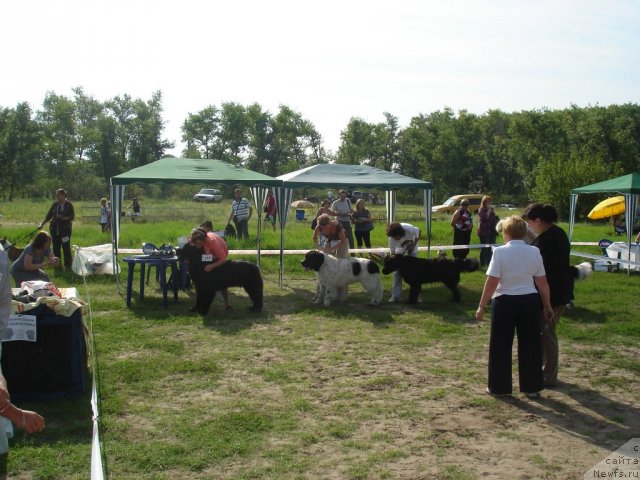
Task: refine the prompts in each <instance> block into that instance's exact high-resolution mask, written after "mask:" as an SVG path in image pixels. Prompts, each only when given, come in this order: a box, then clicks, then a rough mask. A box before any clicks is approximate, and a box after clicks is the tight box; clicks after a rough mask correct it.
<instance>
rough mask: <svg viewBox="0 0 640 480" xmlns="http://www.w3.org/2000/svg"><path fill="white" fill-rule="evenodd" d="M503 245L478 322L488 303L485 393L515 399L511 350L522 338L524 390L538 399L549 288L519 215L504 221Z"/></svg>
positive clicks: (492, 264)
mask: <svg viewBox="0 0 640 480" xmlns="http://www.w3.org/2000/svg"><path fill="white" fill-rule="evenodd" d="M501 226H502V235H503V237H504V241H505V245H503V246H501V247H498V248H496V249H495V250H494V251H493V256H492V258H491V262H490V263H489V268H488V270H487V279H486V281H485V284H484V290H483V292H482V298H481V299H480V304H479V306H478V310H477V311H476V320H478V321H482V318H483V315H484V311H485V307H486V306H487V304H488V302H489V299H491V298H492V299H493V301H492V308H491V338H490V341H489V386H488V388H487V393H489V394H492V395H511V391H512V387H511V349H512V345H513V335H514V333H515V332H517V334H518V373H519V380H520V391H521V392H522V393H524V394H525V395H526V396H527V397H529V398H538V397H539V396H540V393H539V392H540V390H542V388H543V380H542V345H541V341H540V313H541V312H540V310H541V308H543V309H544V315H545V317H547V318H549V317H551V316H553V308H552V307H551V302H550V297H549V284H548V283H547V277H546V276H545V271H544V265H543V263H542V257H541V256H540V251H539V250H538V249H537V248H535V247H532V246H529V245H527V244H526V243H525V242H524V240H523V239H524V237H525V236H526V234H527V223H526V222H525V221H524V220H523V219H522V218H521V217H517V216H513V217H509V218H507V219H505V220H503V221H502V225H501Z"/></svg>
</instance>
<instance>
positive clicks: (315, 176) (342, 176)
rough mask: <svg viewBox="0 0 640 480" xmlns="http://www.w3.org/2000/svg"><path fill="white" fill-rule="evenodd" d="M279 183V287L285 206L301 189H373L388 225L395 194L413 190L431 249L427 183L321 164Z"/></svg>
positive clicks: (375, 170) (374, 170) (286, 176)
mask: <svg viewBox="0 0 640 480" xmlns="http://www.w3.org/2000/svg"><path fill="white" fill-rule="evenodd" d="M276 178H277V179H278V180H281V181H282V187H280V188H277V189H276V192H277V193H276V202H277V205H278V214H279V216H280V218H279V221H280V279H279V281H280V284H282V271H283V251H284V234H283V231H284V226H285V225H286V222H287V214H288V213H289V205H291V201H292V199H293V193H294V191H295V189H296V188H302V187H316V188H317V187H327V188H335V187H345V188H360V189H363V188H376V189H381V190H385V191H386V196H385V199H386V203H385V205H386V210H387V221H388V222H389V223H392V222H394V221H395V216H396V191H397V190H398V189H400V188H417V189H420V190H422V191H423V201H424V209H425V218H426V227H427V245H428V248H429V249H430V248H431V193H432V190H433V185H432V184H431V182H427V181H424V180H418V179H415V178H411V177H406V176H404V175H400V174H399V173H393V172H387V171H386V170H381V169H379V168H374V167H369V166H367V165H344V164H338V163H321V164H318V165H313V166H311V167H307V168H303V169H301V170H296V171H295V172H291V173H286V174H284V175H280V176H279V177H276Z"/></svg>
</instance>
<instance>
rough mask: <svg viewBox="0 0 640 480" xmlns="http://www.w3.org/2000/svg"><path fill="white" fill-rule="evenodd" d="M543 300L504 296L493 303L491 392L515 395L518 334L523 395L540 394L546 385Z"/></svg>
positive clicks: (519, 372)
mask: <svg viewBox="0 0 640 480" xmlns="http://www.w3.org/2000/svg"><path fill="white" fill-rule="evenodd" d="M541 314H542V313H541V306H540V297H539V296H538V294H537V293H532V294H529V295H500V296H499V297H496V298H494V299H493V302H492V310H491V339H490V341H489V390H491V393H496V394H510V393H511V389H512V387H511V362H512V360H511V349H512V346H513V334H514V332H517V334H518V374H519V379H520V391H521V392H523V393H533V392H539V391H540V390H542V388H543V382H542V342H541V338H540V315H541Z"/></svg>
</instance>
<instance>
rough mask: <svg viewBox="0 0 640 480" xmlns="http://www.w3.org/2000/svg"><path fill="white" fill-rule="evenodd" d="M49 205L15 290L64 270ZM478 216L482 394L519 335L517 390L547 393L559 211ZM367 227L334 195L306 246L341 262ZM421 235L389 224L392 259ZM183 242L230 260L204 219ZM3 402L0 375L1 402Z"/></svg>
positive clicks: (501, 371)
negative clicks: (485, 352)
mask: <svg viewBox="0 0 640 480" xmlns="http://www.w3.org/2000/svg"><path fill="white" fill-rule="evenodd" d="M56 200H57V201H56V202H54V203H53V204H52V205H51V207H50V208H49V211H48V212H47V215H46V216H45V218H44V219H43V221H42V222H41V223H40V224H39V225H38V227H39V228H42V226H43V225H44V224H46V223H48V222H50V228H49V233H47V232H44V231H39V232H38V233H37V234H36V235H35V236H34V237H33V239H32V241H31V243H30V244H29V245H28V246H27V247H26V248H25V250H24V251H23V252H22V254H21V255H20V257H19V258H18V259H17V260H16V261H15V262H14V263H13V265H12V266H11V270H10V271H11V275H12V276H13V279H14V281H15V283H16V285H17V286H19V285H20V283H21V282H23V281H25V280H34V279H37V280H45V281H48V279H49V277H48V275H47V273H46V272H45V271H44V270H43V267H45V266H48V265H50V266H54V267H59V266H61V265H62V264H64V265H65V266H70V264H71V249H70V238H71V234H72V224H73V220H74V209H73V205H72V204H71V202H69V201H68V200H67V196H66V192H65V191H64V190H62V189H60V190H58V191H57V192H56ZM100 205H101V216H100V224H101V226H102V228H103V231H105V228H106V227H105V226H106V225H107V224H109V223H110V218H109V217H110V215H111V212H110V208H109V207H108V203H107V202H106V199H102V200H101V201H100ZM136 205H137V207H136ZM132 208H134V212H135V211H136V210H135V209H136V208H137V209H138V211H139V202H137V200H135V199H134V202H133V203H132ZM263 212H264V214H265V220H266V221H267V224H271V225H272V227H273V229H274V230H275V223H276V216H277V207H276V203H275V199H274V197H273V194H272V193H271V192H269V194H268V195H267V198H266V200H265V202H264V205H263ZM252 215H253V208H252V207H251V204H250V202H249V200H248V199H246V198H244V197H243V196H242V192H241V191H240V190H239V189H236V190H235V191H234V200H233V202H232V205H231V211H230V214H229V217H228V220H227V222H231V221H233V222H234V224H235V225H236V231H237V236H238V238H243V239H247V238H248V236H249V234H248V227H247V225H248V222H249V220H250V219H251V217H252ZM477 216H478V221H477V235H478V238H479V241H480V243H481V244H483V245H484V246H483V247H482V248H481V250H480V265H481V266H483V267H486V268H487V270H486V275H487V277H486V281H485V285H484V289H483V292H482V296H481V298H480V301H479V305H478V309H477V311H476V315H475V316H476V319H477V320H478V321H481V320H482V319H483V318H484V315H485V310H486V308H487V307H488V306H489V305H490V306H491V334H490V345H489V379H488V387H487V392H488V393H490V394H492V395H508V394H511V392H512V387H511V346H512V343H513V340H514V335H515V334H516V333H517V341H518V352H519V354H518V367H519V378H520V390H521V392H523V393H525V394H526V395H527V396H530V397H536V396H537V395H539V392H540V391H541V390H542V389H543V388H545V387H546V388H550V387H553V386H555V385H557V382H558V358H559V348H558V338H557V334H556V325H557V323H558V321H559V318H560V316H561V315H562V314H563V311H564V309H565V308H566V305H567V304H569V303H570V301H571V300H572V296H573V273H572V272H571V270H570V261H569V254H570V243H569V240H568V238H567V235H566V234H565V232H564V231H563V230H562V229H561V228H560V227H558V226H557V225H556V222H557V220H558V217H557V213H556V211H555V209H554V208H553V207H552V206H550V205H543V204H539V203H536V204H532V205H530V206H529V207H527V209H526V210H525V212H524V213H523V215H521V216H512V217H509V218H507V219H504V220H503V221H501V222H500V225H498V221H499V218H498V216H497V215H496V213H495V210H494V208H493V205H492V199H491V197H489V196H485V197H484V198H483V199H482V201H481V205H480V208H479V210H478V211H477ZM473 217H474V215H473V213H472V212H471V211H470V209H469V204H468V202H467V201H466V200H463V201H462V202H461V204H460V208H459V209H458V210H457V211H456V212H455V213H454V214H453V216H452V218H451V226H452V229H453V243H454V245H465V246H466V245H469V244H470V243H471V234H472V231H473V228H474V218H473ZM374 228H375V225H374V221H373V219H372V216H371V212H370V211H369V210H368V209H367V208H366V205H365V202H364V200H362V199H360V200H358V201H357V202H356V203H355V205H352V203H351V200H350V199H349V198H348V196H347V192H346V191H345V190H340V191H339V194H338V197H337V198H336V199H334V200H333V201H331V200H330V199H329V198H326V199H325V200H323V201H322V203H321V206H320V208H319V209H318V211H317V212H316V217H315V219H314V226H313V234H312V236H311V241H312V244H313V246H314V247H315V248H317V249H318V250H320V251H322V252H324V253H326V254H330V255H333V256H335V257H337V258H348V257H349V250H350V249H352V250H353V249H355V248H356V246H357V248H362V247H363V246H365V247H366V248H371V238H370V232H371V231H372V230H373V229H374ZM498 230H499V231H500V232H501V234H502V236H503V237H504V245H502V246H499V247H495V246H494V247H491V246H489V245H492V244H495V242H496V236H497V231H498ZM354 233H355V238H354ZM420 234H421V232H420V229H419V228H418V227H416V226H414V225H411V224H409V223H404V222H394V223H391V224H389V225H388V226H387V228H386V236H387V238H388V248H389V253H390V254H392V255H410V256H414V257H415V256H417V255H418V243H419V239H420ZM188 241H189V242H190V243H191V244H192V245H194V246H195V247H197V248H198V249H200V250H202V255H203V257H202V258H203V261H205V260H206V261H207V266H206V267H205V271H207V272H211V271H215V269H216V268H218V267H219V266H220V265H222V264H224V263H225V262H226V261H227V257H228V251H229V250H228V247H227V243H226V241H225V240H224V239H223V238H221V237H220V236H218V235H217V234H216V233H214V232H213V224H212V222H211V221H206V222H203V223H202V224H201V225H200V226H199V227H198V228H197V229H194V230H193V231H192V232H191V234H190V236H189V239H188ZM3 253H4V252H3ZM468 253H469V249H468V248H460V249H454V251H453V256H454V258H455V259H464V258H466V257H467V255H468ZM61 258H64V262H62V261H61ZM6 278H7V277H6V276H5V281H6ZM402 284H403V281H402V278H401V277H400V275H398V272H396V273H395V276H394V280H393V287H392V291H391V296H390V297H389V302H391V303H393V302H398V301H399V300H400V298H401V296H402ZM222 298H223V300H224V305H225V308H227V309H229V308H231V305H230V303H229V295H228V292H227V291H226V290H224V291H222ZM0 327H1V325H0ZM2 400H3V397H2V383H1V379H0V406H1V405H2ZM1 414H2V409H0V415H1Z"/></svg>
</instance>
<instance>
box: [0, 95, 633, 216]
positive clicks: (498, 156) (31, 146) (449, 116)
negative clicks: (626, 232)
mask: <svg viewBox="0 0 640 480" xmlns="http://www.w3.org/2000/svg"><path fill="white" fill-rule="evenodd" d="M72 92H73V95H72V96H69V97H67V96H64V95H58V94H56V93H54V92H48V93H47V94H46V96H45V98H44V100H43V102H42V106H41V107H40V108H39V109H38V110H36V111H34V110H33V109H32V107H31V106H30V105H29V104H28V103H25V102H23V103H19V104H18V105H17V106H16V107H13V108H10V107H0V169H1V171H2V175H1V176H0V188H1V193H0V195H2V196H3V197H4V198H5V199H9V200H11V199H13V198H16V197H25V196H26V197H38V196H40V197H42V196H50V194H51V192H53V191H54V190H55V189H56V188H57V187H58V186H59V185H66V186H68V187H69V189H71V190H73V197H74V198H96V196H98V195H103V194H106V192H107V186H108V181H109V178H110V177H111V176H114V175H117V174H119V173H122V172H124V171H126V170H129V169H131V168H134V167H138V166H141V165H145V164H147V163H150V162H152V161H155V160H157V159H159V158H161V157H163V156H165V154H166V151H167V150H168V149H171V148H173V147H174V145H173V144H172V143H171V142H170V141H168V140H167V139H165V138H163V132H164V125H165V121H164V119H163V108H162V94H161V92H159V91H158V92H154V93H153V94H152V95H151V98H149V99H147V100H144V99H140V98H132V97H131V96H129V95H120V96H116V97H114V98H112V99H109V100H107V101H104V102H101V101H98V100H96V99H95V98H93V97H92V96H90V95H87V94H86V93H85V92H84V90H83V89H82V88H75V89H73V90H72ZM181 132H182V138H181V140H182V141H183V142H184V145H185V148H184V150H183V151H182V153H181V155H182V156H184V157H190V158H215V159H220V160H224V161H227V162H230V163H233V164H236V165H241V166H244V167H246V168H249V169H251V170H255V171H258V172H261V173H265V174H267V175H271V176H277V175H280V174H283V173H286V172H290V171H293V170H296V169H299V168H303V167H306V166H309V165H313V164H316V163H320V162H338V163H349V164H366V165H370V166H374V167H378V168H381V169H384V170H392V171H396V172H398V173H401V174H403V175H408V176H410V177H414V178H419V179H424V180H428V181H431V182H432V183H433V185H434V198H435V199H436V201H441V200H444V199H445V198H446V197H448V196H449V195H453V194H456V193H489V194H492V195H493V196H494V197H496V198H497V199H499V200H501V201H502V202H509V203H518V204H523V203H526V202H528V201H530V200H533V199H536V200H541V201H546V202H550V203H553V204H554V205H556V206H557V208H558V209H559V211H560V213H561V214H563V215H564V214H566V211H567V209H568V193H569V190H571V188H574V187H577V186H581V185H585V184H589V183H594V182H597V181H600V180H604V179H607V178H611V177H614V176H618V175H623V174H626V173H631V172H637V171H640V106H638V105H636V104H632V103H628V104H623V105H611V106H606V107H601V106H590V107H584V108H580V107H577V106H572V107H570V108H567V109H561V110H550V109H537V110H530V111H521V112H514V113H506V112H502V111H500V110H490V111H488V112H486V113H484V114H481V115H478V114H473V113H469V112H468V111H466V110H461V111H458V112H454V111H453V110H451V109H449V108H445V109H443V110H439V111H436V112H432V113H429V114H418V115H416V116H414V117H413V118H412V119H411V121H410V122H409V124H408V126H406V127H404V128H401V127H400V125H399V122H398V118H397V117H395V116H394V115H392V114H390V113H384V120H383V121H381V122H378V123H375V122H368V121H365V120H364V119H362V118H358V117H354V118H352V119H351V120H350V121H349V122H348V124H347V125H346V126H345V128H344V129H343V130H342V132H341V135H340V145H339V148H338V150H337V151H335V152H332V151H329V150H327V149H325V148H324V146H323V142H322V137H321V135H320V134H319V133H318V131H317V130H316V129H315V126H314V125H313V123H312V122H311V121H310V120H309V119H307V118H305V117H304V116H303V115H302V114H301V113H299V112H296V111H294V110H293V109H291V108H289V107H288V106H286V105H281V106H280V107H279V108H278V110H277V111H276V112H270V111H268V110H265V109H264V108H263V107H262V106H260V105H259V104H257V103H254V104H251V105H242V104H239V103H234V102H225V103H222V104H220V105H209V106H207V107H205V108H203V109H202V110H200V111H198V112H195V113H189V114H188V115H187V118H186V119H185V120H184V122H183V124H182V127H181ZM411 195H412V193H411V192H402V196H403V197H404V198H405V199H407V197H408V196H411ZM585 208H586V207H585Z"/></svg>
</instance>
